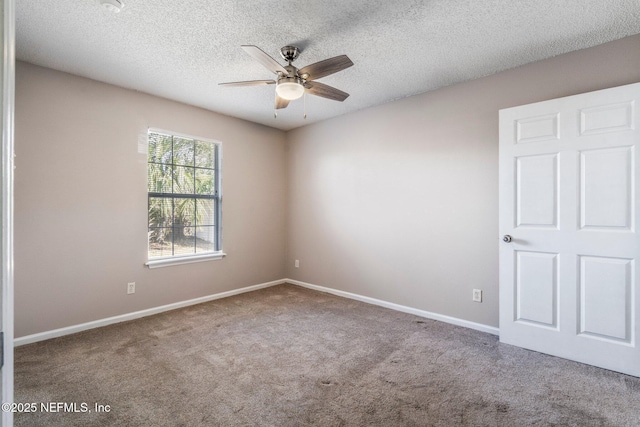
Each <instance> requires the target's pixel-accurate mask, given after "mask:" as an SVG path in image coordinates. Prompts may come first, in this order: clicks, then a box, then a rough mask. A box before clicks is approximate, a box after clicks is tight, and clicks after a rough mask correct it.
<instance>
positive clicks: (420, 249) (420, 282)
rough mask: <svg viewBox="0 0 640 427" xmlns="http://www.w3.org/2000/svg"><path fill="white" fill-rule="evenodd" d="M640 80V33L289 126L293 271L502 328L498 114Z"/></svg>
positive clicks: (334, 285)
mask: <svg viewBox="0 0 640 427" xmlns="http://www.w3.org/2000/svg"><path fill="white" fill-rule="evenodd" d="M638 81H640V36H634V37H629V38H626V39H623V40H619V41H616V42H613V43H609V44H606V45H602V46H599V47H595V48H591V49H586V50H583V51H579V52H574V53H571V54H567V55H563V56H560V57H556V58H553V59H549V60H546V61H541V62H538V63H534V64H530V65H526V66H523V67H520V68H517V69H514V70H510V71H506V72H503V73H500V74H496V75H493V76H490V77H486V78H483V79H479V80H475V81H471V82H468V83H463V84H459V85H455V86H451V87H448V88H445V89H442V90H438V91H435V92H431V93H426V94H422V95H419V96H414V97H411V98H406V99H404V100H400V101H397V102H393V103H389V104H386V105H383V106H380V107H377V108H370V109H367V110H363V111H360V112H357V113H354V114H350V115H347V116H342V117H339V118H336V119H332V120H328V121H325V122H322V123H318V124H314V125H310V126H307V127H304V128H300V129H297V130H294V131H291V132H289V133H288V135H287V138H288V156H289V187H290V191H289V210H288V214H289V221H288V223H289V227H288V230H289V234H288V236H289V237H288V256H287V264H286V265H287V275H288V277H290V278H293V279H297V280H301V281H304V282H309V283H313V284H316V285H322V286H327V287H331V288H335V289H339V290H343V291H348V292H353V293H357V294H361V295H365V296H369V297H373V298H378V299H382V300H385V301H389V302H394V303H398V304H402V305H406V306H409V307H413V308H418V309H422V310H427V311H431V312H435V313H439V314H444V315H449V316H454V317H457V318H461V319H466V320H470V321H474V322H479V323H483V324H487V325H491V326H498V245H499V238H500V235H499V231H498V110H499V109H501V108H506V107H512V106H516V105H522V104H527V103H531V102H536V101H542V100H546V99H552V98H557V97H562V96H568V95H573V94H577V93H582V92H588V91H592V90H597V89H603V88H607V87H612V86H618V85H623V84H628V83H634V82H638ZM374 90H375V88H374ZM354 96H357V94H354ZM347 102H348V101H347ZM295 259H299V260H300V267H299V268H294V260H295ZM473 288H479V289H482V290H483V291H484V302H483V303H482V304H478V303H474V302H472V301H471V294H472V292H471V290H472V289H473Z"/></svg>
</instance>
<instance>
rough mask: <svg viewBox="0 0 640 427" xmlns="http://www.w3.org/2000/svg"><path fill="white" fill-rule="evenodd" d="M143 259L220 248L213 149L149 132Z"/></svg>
mask: <svg viewBox="0 0 640 427" xmlns="http://www.w3.org/2000/svg"><path fill="white" fill-rule="evenodd" d="M148 146H149V151H148V155H149V157H148V166H147V176H148V181H147V182H148V202H149V204H148V206H149V229H148V232H149V233H148V238H149V259H153V258H165V257H181V256H189V255H201V254H207V253H215V252H219V251H220V250H221V248H220V227H219V225H220V224H219V218H220V215H219V212H220V189H219V182H220V176H219V173H220V171H219V167H218V156H219V144H218V143H215V142H211V141H206V140H202V139H198V138H190V137H185V136H180V135H172V134H169V133H164V132H159V131H153V130H149V133H148Z"/></svg>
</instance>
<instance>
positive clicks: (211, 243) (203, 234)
mask: <svg viewBox="0 0 640 427" xmlns="http://www.w3.org/2000/svg"><path fill="white" fill-rule="evenodd" d="M215 242H216V228H215V227H213V226H210V227H196V244H197V247H196V253H203V252H213V251H215V250H216V245H215Z"/></svg>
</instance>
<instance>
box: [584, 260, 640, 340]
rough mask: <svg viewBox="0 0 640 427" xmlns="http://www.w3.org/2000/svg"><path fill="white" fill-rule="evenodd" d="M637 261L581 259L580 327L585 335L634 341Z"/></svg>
mask: <svg viewBox="0 0 640 427" xmlns="http://www.w3.org/2000/svg"><path fill="white" fill-rule="evenodd" d="M632 267H633V260H630V259H620V258H603V257H590V256H581V257H580V328H579V331H580V333H581V334H583V335H591V336H596V337H601V338H605V339H611V340H616V341H623V342H626V343H629V342H631V325H632V324H633V315H632V312H631V310H630V309H631V307H630V301H631V289H632V287H633V286H632V285H633V284H632V280H633V278H632V274H631V271H632Z"/></svg>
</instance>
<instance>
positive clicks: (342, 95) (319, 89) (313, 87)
mask: <svg viewBox="0 0 640 427" xmlns="http://www.w3.org/2000/svg"><path fill="white" fill-rule="evenodd" d="M304 87H305V88H306V91H307V93H309V94H311V95H316V96H321V97H323V98H327V99H332V100H334V101H340V102H342V101H344V100H345V99H347V98H348V97H349V94H348V93H347V92H343V91H341V90H340V89H336V88H335V87H331V86H329V85H325V84H323V83H320V82H307V83H305V85H304Z"/></svg>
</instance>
